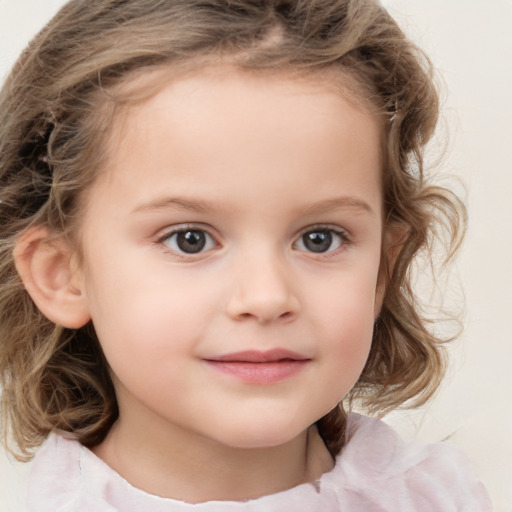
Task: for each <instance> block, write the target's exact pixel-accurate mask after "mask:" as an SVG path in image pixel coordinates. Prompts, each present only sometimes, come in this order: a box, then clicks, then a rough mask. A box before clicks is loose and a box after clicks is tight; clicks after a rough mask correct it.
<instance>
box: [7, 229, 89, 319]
mask: <svg viewBox="0 0 512 512" xmlns="http://www.w3.org/2000/svg"><path fill="white" fill-rule="evenodd" d="M14 261H15V265H16V269H17V271H18V273H19V274H20V277H21V280H22V281H23V284H24V285H25V289H26V290H27V292H28V294H29V295H30V297H31V298H32V300H33V301H34V303H35V304H36V306H37V307H38V308H39V310H40V311H41V313H43V315H45V316H46V317H47V318H48V319H49V320H51V321H52V322H54V323H55V324H58V325H62V326H63V327H67V328H70V329H78V328H80V327H83V326H84V325H85V324H86V323H87V322H88V321H89V320H90V315H89V310H88V305H87V301H86V297H85V294H84V291H83V276H82V273H81V272H80V270H79V269H78V265H77V264H76V252H75V251H74V250H73V249H72V248H71V247H70V244H69V242H67V241H66V240H64V238H63V237H60V238H59V237H52V236H51V233H50V231H49V230H48V229H47V228H46V227H43V226H35V227H33V228H30V229H29V230H28V231H26V232H25V233H24V234H22V235H21V236H20V238H19V239H18V240H17V242H16V247H15V249H14Z"/></svg>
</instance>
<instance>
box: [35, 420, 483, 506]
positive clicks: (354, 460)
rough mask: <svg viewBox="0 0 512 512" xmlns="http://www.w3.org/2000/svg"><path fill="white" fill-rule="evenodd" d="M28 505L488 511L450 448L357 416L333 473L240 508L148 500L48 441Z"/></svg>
mask: <svg viewBox="0 0 512 512" xmlns="http://www.w3.org/2000/svg"><path fill="white" fill-rule="evenodd" d="M198 485H200V483H198ZM27 506H28V508H27V510H28V512H114V511H122V512H136V511H137V512H315V511H318V512H335V511H336V512H337V511H340V512H341V511H349V512H385V511H392V512H452V511H464V512H477V511H478V512H484V511H485V512H488V511H491V504H490V500H489V497H488V495H487V492H486V490H485V489H484V487H483V485H482V484H481V483H480V482H479V481H478V480H477V478H476V476H475V475H474V474H473V472H472V470H471V468H470V465H469V463H468V461H467V459H466V458H465V457H464V456H463V455H462V454H461V453H460V452H459V451H458V450H457V449H456V448H455V447H453V446H451V445H450V444H449V443H446V442H443V443H436V444H422V443H418V442H404V441H402V440H401V439H400V438H399V437H398V435H397V434H396V433H395V432H394V431H393V430H392V429H391V428H390V427H389V426H388V425H386V424H385V423H383V422H382V421H379V420H375V419H370V418H367V417H364V416H359V415H356V414H352V415H350V416H349V423H348V443H347V445H346V446H345V448H344V449H343V451H342V453H341V455H339V456H338V458H337V459H336V465H335V467H334V469H333V470H332V471H330V472H328V473H325V474H324V475H322V477H321V478H320V479H319V480H318V481H316V482H314V483H308V484H302V485H299V486H297V487H294V488H293V489H289V490H287V491H283V492H280V493H277V494H272V495H270V496H265V497H263V498H259V499H255V500H249V501H245V502H233V501H211V502H207V503H200V504H196V505H191V504H188V503H184V502H182V501H176V500H173V499H167V498H160V497H158V496H153V495H151V494H148V493H146V492H143V491H141V490H139V489H137V488H135V487H133V486H132V485H130V484H129V483H128V482H127V481H126V480H124V479H123V478H122V477H121V476H120V475H119V474H117V473H116V472H115V471H114V470H113V469H111V468H110V467H109V466H107V465H106V464H105V463H104V462H103V461H102V460H100V459H99V458H98V457H96V456H95V455H94V454H93V453H92V452H91V451H90V450H88V449H87V448H85V447H83V446H82V445H81V444H79V443H78V442H76V441H72V440H70V439H66V438H64V437H61V436H58V435H52V436H50V437H49V438H48V440H47V441H46V442H45V444H44V445H43V446H42V447H41V449H40V450H39V451H38V453H37V455H36V457H35V459H34V463H33V467H32V473H31V478H30V483H29V492H28V502H27Z"/></svg>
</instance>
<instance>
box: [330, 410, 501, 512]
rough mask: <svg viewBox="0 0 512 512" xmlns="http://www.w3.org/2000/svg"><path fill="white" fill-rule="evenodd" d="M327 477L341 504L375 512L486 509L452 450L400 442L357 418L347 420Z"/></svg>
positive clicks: (479, 488) (465, 464)
mask: <svg viewBox="0 0 512 512" xmlns="http://www.w3.org/2000/svg"><path fill="white" fill-rule="evenodd" d="M330 476H332V477H333V478H334V479H336V480H337V482H334V480H332V484H333V485H336V484H337V485H339V486H340V487H341V489H340V491H339V492H340V493H341V494H343V498H342V499H340V501H341V502H347V503H349V504H350V503H351V502H352V501H353V502H354V503H356V502H358V503H360V504H362V503H365V504H366V506H367V507H369V509H370V510H375V511H377V510H378V511H387V510H393V511H402V510H403V511H418V512H419V511H425V512H427V511H429V512H431V511H432V510H439V511H441V510H442V511H443V512H448V511H464V512H488V511H491V508H492V507H491V504H490V500H489V497H488V495H487V492H486V490H485V488H484V487H483V485H482V484H481V483H480V482H479V480H478V479H477V477H476V475H475V474H474V472H473V470H472V468H471V465H470V463H469V461H468V460H467V458H466V457H465V456H464V454H463V453H462V452H460V451H459V450H458V449H457V448H456V447H455V446H453V445H451V444H450V443H448V442H441V443H432V444H427V443H420V442H416V441H404V440H403V439H401V438H400V437H399V435H398V434H397V433H396V432H395V431H394V430H393V429H392V428H391V427H390V426H388V425H387V424H386V423H384V422H383V421H380V420H377V419H372V418H368V417H365V416H360V415H357V414H351V415H350V416H349V421H348V425H347V444H346V445H345V447H344V449H343V450H342V452H341V454H340V455H339V456H338V458H337V461H336V468H335V470H334V471H333V472H332V473H331V474H330ZM372 507H374V508H372ZM349 508H350V507H349ZM355 510H358V509H357V508H356V509H355ZM361 510H362V509H361Z"/></svg>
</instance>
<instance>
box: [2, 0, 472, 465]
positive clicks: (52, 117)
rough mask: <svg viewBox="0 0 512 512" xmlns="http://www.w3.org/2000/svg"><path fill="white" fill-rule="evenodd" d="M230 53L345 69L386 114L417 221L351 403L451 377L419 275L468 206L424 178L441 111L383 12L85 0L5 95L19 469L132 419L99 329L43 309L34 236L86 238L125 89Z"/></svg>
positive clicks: (342, 0)
mask: <svg viewBox="0 0 512 512" xmlns="http://www.w3.org/2000/svg"><path fill="white" fill-rule="evenodd" d="M219 57H221V58H223V59H227V60H228V61H229V62H230V63H232V64H233V65H235V66H238V67H240V68H250V69H258V70H260V71H261V72H270V73H271V72H276V71H280V70H283V69H285V70H286V69H287V70H290V71H294V72H304V73H313V74H314V73H318V74H319V75H318V76H324V77H326V78H325V79H326V80H329V79H330V78H329V77H330V76H332V70H335V71H336V70H338V71H339V76H340V77H344V78H345V82H346V83H347V84H349V86H350V87H351V90H352V91H353V93H355V95H356V97H359V98H360V99H361V100H363V101H364V102H366V103H367V104H369V105H371V107H372V110H374V111H376V112H377V113H378V114H379V115H380V116H381V117H382V118H383V120H384V121H383V129H382V147H383V155H384V159H383V160H384V164H383V169H382V176H383V194H384V204H385V209H386V211H385V214H386V221H387V223H388V224H394V225H400V226H402V232H403V236H402V240H401V241H400V250H399V254H398V257H397V258H396V261H395V262H394V264H393V265H391V264H390V262H389V258H387V256H388V255H387V254H386V253H384V254H383V258H382V265H383V270H384V272H383V274H384V277H385V279H386V284H387V288H386V295H385V298H384V303H383V307H382V311H381V313H380V316H379V318H378V320H377V322H376V325H375V329H374V336H373V344H372V348H371V353H370V356H369V358H368V362H367V364H366V366H365V368H364V371H363V372H362V375H361V377H360V379H359V381H358V383H357V384H356V386H355V387H354V389H353V390H352V391H351V392H350V394H349V396H348V397H347V403H348V404H350V403H351V402H353V401H354V400H358V401H362V403H363V405H364V406H365V407H367V408H368V409H370V410H371V411H373V412H385V411H388V410H390V409H392V408H395V407H397V406H399V405H402V404H404V403H407V404H408V405H418V404H421V403H423V402H424V401H426V400H427V399H428V398H429V397H430V396H431V395H432V393H433V392H434V391H435V389H436V388H437V386H438V384H439V382H440V379H441V377H442V375H443V371H444V358H443V355H442V354H443V353H442V347H441V344H442V342H443V341H445V340H443V339H440V338H439V337H437V336H436V335H435V334H433V333H432V332H431V329H430V328H429V320H428V319H427V318H425V317H424V315H423V313H422V309H421V307H420V305H419V303H418V300H417V298H416V295H415V293H414V292H413V290H412V286H411V264H412V262H413V261H414V260H415V258H416V257H417V255H418V254H420V253H421V254H426V255H427V256H426V257H427V258H429V257H430V255H431V247H432V242H433V240H435V239H436V238H439V237H443V240H444V243H445V249H446V256H447V257H450V256H451V255H452V254H453V252H454V251H455V249H456V248H457V246H458V245H459V243H460V238H461V236H462V233H463V231H464V229H463V228H464V219H465V213H464V208H463V206H462V204H461V203H460V201H459V200H458V199H457V197H456V196H455V195H453V194H452V193H450V192H449V191H448V190H446V189H444V188H440V187H437V186H433V185H431V184H429V183H428V181H427V180H426V178H425V173H424V164H423V150H424V147H425V145H426V143H427V142H428V141H429V139H430V138H431V136H432V134H433V131H434V128H435V126H436V122H437V117H438V103H439V102H438V96H437V93H436V90H435V87H434V83H433V79H432V72H431V66H430V63H429V61H428V59H427V58H426V57H425V56H424V55H423V53H422V52H421V51H419V50H418V49H417V48H416V47H415V46H414V45H413V44H412V43H411V42H410V41H409V40H408V39H407V38H406V37H405V36H404V34H403V32H402V31H401V29H400V28H399V27H398V25H397V24H396V23H395V21H394V20H393V19H392V18H391V17H390V16H389V14H388V13H387V12H386V10H385V9H384V8H383V7H382V6H381V5H380V3H379V2H378V1H376V0H268V1H265V0H72V1H71V2H69V3H68V4H66V5H65V6H64V7H63V8H62V9H61V11H60V12H59V13H58V14H57V15H56V16H55V17H54V18H53V19H52V20H51V21H50V23H49V24H48V25H47V26H46V27H45V28H44V29H43V30H42V31H41V32H40V33H39V34H38V35H37V36H36V37H35V39H34V40H33V41H32V42H31V43H30V45H29V46H28V48H27V49H26V50H25V51H24V53H23V54H22V56H21V57H20V59H19V60H18V62H17V63H16V64H15V66H14V68H13V70H12V72H11V74H10V75H9V77H8V78H7V81H6V83H5V85H4V87H3V89H2V91H1V94H0V230H1V231H0V283H1V284H0V384H1V386H2V388H3V391H2V399H1V416H2V422H3V425H2V433H3V438H4V442H5V443H6V444H8V445H9V446H10V447H11V449H13V451H15V453H16V454H17V456H18V457H19V458H24V459H27V458H30V455H31V452H32V449H33V448H34V447H36V446H38V445H39V444H40V443H41V442H42V441H43V440H44V439H45V438H46V436H47V435H48V434H49V433H50V432H52V431H55V430H63V431H68V432H72V433H74V435H75V436H76V437H77V439H78V440H79V441H80V442H82V443H83V444H84V445H86V446H94V445H96V444H98V443H100V442H101V441H102V440H103V438H104V437H105V435H106V434H107V432H108V430H109V429H110V427H111V426H112V424H113V422H114V421H115V420H116V418H117V415H118V410H117V404H116V397H115V392H114V387H113V385H112V381H111V378H110V375H109V368H108V364H107V362H106V360H105V358H104V356H103V354H102V351H101V347H100V345H99V343H98V340H97V339H96V336H95V333H94V328H93V326H92V325H88V326H86V327H84V328H82V329H78V330H70V329H65V328H63V327H61V326H58V325H54V324H53V323H52V322H50V321H49V320H48V319H46V318H45V317H44V316H43V315H42V314H41V313H40V312H39V311H38V309H37V308H36V307H35V305H34V303H33V302H32V300H31V299H30V297H29V295H28V294H27V292H26V291H25V289H24V287H23V284H22V282H21V279H20V276H19V275H18V273H17V272H16V269H15V266H14V261H13V250H14V247H15V244H16V241H17V239H18V237H19V236H20V234H21V233H23V232H24V231H26V230H27V229H28V228H29V227H30V226H34V225H44V226H47V227H48V228H49V230H50V232H51V233H53V234H54V235H55V236H64V235H65V236H69V237H71V239H73V233H75V232H76V230H77V226H78V225H79V222H80V212H81V208H82V207H83V201H82V200H83V198H84V193H85V192H86V191H87V189H88V187H89V186H90V184H91V183H92V182H93V180H94V178H95V176H96V174H97V172H98V170H99V169H100V168H101V166H102V162H104V160H105V158H106V157H105V153H106V151H105V145H106V143H105V141H106V139H107V138H108V134H109V128H110V126H111V124H112V120H113V118H114V117H115V114H116V109H117V108H118V107H119V106H122V105H129V104H130V102H134V101H136V98H135V95H134V94H133V91H131V92H129V88H123V85H124V84H126V83H127V82H128V81H129V79H130V78H133V77H135V76H143V75H148V74H149V72H150V71H153V70H159V69H164V68H169V69H171V70H172V69H173V66H175V67H178V66H182V65H193V64H194V63H196V65H198V64H197V63H198V62H199V61H203V60H204V59H215V58H219ZM326 71H329V73H326ZM321 73H325V74H324V75H321ZM397 252H398V250H397ZM345 424H346V417H345V412H344V409H343V407H342V406H340V407H337V408H336V409H334V410H333V411H331V412H330V413H329V414H327V415H326V416H325V417H323V418H321V419H320V420H319V421H318V427H319V431H320V434H321V435H322V437H323V439H324V441H325V443H326V445H327V447H328V448H329V450H330V451H331V453H332V454H333V455H334V454H336V453H338V452H339V450H340V449H341V447H342V445H343V442H344V435H343V433H344V429H345ZM8 439H11V440H12V441H13V443H12V442H9V443H8Z"/></svg>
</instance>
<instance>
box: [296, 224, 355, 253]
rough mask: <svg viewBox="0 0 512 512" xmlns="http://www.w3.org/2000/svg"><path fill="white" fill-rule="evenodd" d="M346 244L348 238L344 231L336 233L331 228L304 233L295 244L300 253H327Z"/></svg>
mask: <svg viewBox="0 0 512 512" xmlns="http://www.w3.org/2000/svg"><path fill="white" fill-rule="evenodd" d="M346 242H347V237H346V235H345V234H344V233H343V231H336V230H334V229H329V228H318V229H312V230H310V231H307V232H306V233H303V235H302V236H301V237H300V238H299V240H298V241H297V242H296V243H295V246H294V248H296V249H298V250H299V251H307V252H314V253H325V252H332V251H335V250H336V249H339V248H340V247H341V246H342V245H343V244H344V243H346Z"/></svg>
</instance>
